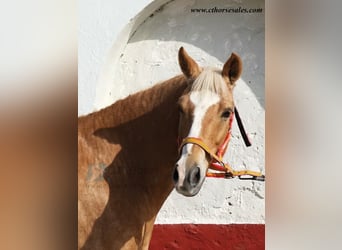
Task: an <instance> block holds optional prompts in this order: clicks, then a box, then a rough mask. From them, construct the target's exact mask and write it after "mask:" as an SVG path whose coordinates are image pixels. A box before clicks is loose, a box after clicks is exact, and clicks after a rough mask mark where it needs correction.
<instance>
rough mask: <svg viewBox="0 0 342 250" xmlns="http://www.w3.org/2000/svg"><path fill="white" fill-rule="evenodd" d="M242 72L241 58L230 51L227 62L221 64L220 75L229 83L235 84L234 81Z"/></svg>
mask: <svg viewBox="0 0 342 250" xmlns="http://www.w3.org/2000/svg"><path fill="white" fill-rule="evenodd" d="M241 73H242V61H241V58H240V57H239V56H238V55H236V54H235V53H232V55H231V56H230V57H229V59H228V60H227V62H226V63H225V64H224V66H223V70H222V76H223V77H224V78H228V79H229V81H230V84H231V85H233V86H234V85H235V82H236V81H237V80H238V79H239V78H240V76H241Z"/></svg>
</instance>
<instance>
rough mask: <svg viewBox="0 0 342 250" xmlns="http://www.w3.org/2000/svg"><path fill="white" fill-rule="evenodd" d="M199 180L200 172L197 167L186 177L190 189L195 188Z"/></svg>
mask: <svg viewBox="0 0 342 250" xmlns="http://www.w3.org/2000/svg"><path fill="white" fill-rule="evenodd" d="M200 179H201V170H200V168H199V167H193V168H192V169H191V170H190V172H189V175H188V181H189V184H190V186H191V187H195V186H197V184H198V183H199V181H200Z"/></svg>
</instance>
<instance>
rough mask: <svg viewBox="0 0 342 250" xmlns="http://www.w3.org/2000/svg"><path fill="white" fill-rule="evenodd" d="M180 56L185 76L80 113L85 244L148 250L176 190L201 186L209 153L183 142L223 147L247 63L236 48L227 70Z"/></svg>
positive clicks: (80, 203) (87, 246)
mask: <svg viewBox="0 0 342 250" xmlns="http://www.w3.org/2000/svg"><path fill="white" fill-rule="evenodd" d="M178 60H179V65H180V68H181V70H182V72H183V74H182V75H179V76H176V77H173V78H171V79H169V80H167V81H165V82H162V83H160V84H157V85H155V86H153V87H152V88H150V89H148V90H145V91H141V92H139V93H136V94H134V95H131V96H128V97H127V98H125V99H123V100H120V101H117V102H116V103H114V104H113V105H111V106H109V107H107V108H105V109H102V110H100V111H98V112H95V113H92V114H89V115H87V116H84V117H80V118H79V120H78V163H79V166H78V238H79V239H78V248H79V249H148V246H149V242H150V239H151V235H152V229H153V224H154V221H155V218H156V216H157V213H158V211H159V209H160V208H161V206H162V204H163V202H164V201H165V200H166V198H167V197H168V195H169V194H170V192H171V191H172V189H173V188H174V187H175V188H176V190H177V191H178V192H179V193H181V194H183V195H185V196H193V195H196V194H197V193H198V192H199V190H200V188H201V186H202V184H203V181H204V179H205V176H206V172H207V170H208V167H209V163H210V156H209V155H208V154H207V153H206V152H205V150H203V148H202V147H201V146H200V145H197V144H195V143H194V144H186V145H182V147H181V149H180V152H179V151H178V147H179V141H180V139H182V138H189V137H195V138H201V141H203V142H204V143H205V145H206V147H207V148H208V150H210V151H211V152H215V151H216V150H217V149H218V147H219V145H221V144H222V142H223V141H224V140H225V136H226V133H227V131H228V129H229V126H230V122H229V121H230V119H229V118H230V117H231V114H232V112H233V110H234V101H233V94H232V91H233V88H234V85H235V83H236V81H237V80H238V78H239V77H240V75H241V70H242V63H241V59H240V58H239V57H238V56H237V55H235V54H234V53H233V54H232V55H231V56H230V58H229V59H228V60H227V62H226V63H225V64H224V66H223V69H222V70H220V69H214V68H201V67H199V66H198V65H197V63H196V62H195V61H194V60H193V59H192V58H191V57H190V56H189V55H188V54H187V53H186V51H185V50H184V49H183V48H180V50H179V54H178ZM172 177H173V178H172ZM172 179H173V180H172Z"/></svg>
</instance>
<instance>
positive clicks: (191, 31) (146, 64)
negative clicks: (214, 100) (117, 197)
mask: <svg viewBox="0 0 342 250" xmlns="http://www.w3.org/2000/svg"><path fill="white" fill-rule="evenodd" d="M100 2H101V3H93V2H92V1H88V0H87V1H84V2H80V11H81V13H80V36H79V44H80V47H79V114H85V113H89V112H91V111H94V110H96V109H99V108H102V107H105V106H107V105H109V104H111V103H113V102H114V101H116V100H118V99H120V98H123V97H125V96H127V95H129V94H131V93H134V92H137V91H139V90H142V89H145V88H148V87H150V86H152V85H153V84H155V83H156V82H158V81H161V80H165V79H168V78H170V77H172V76H174V75H177V74H179V73H180V69H179V66H178V64H177V52H178V49H179V47H180V46H184V47H185V49H186V50H187V51H188V53H189V54H190V55H191V56H192V57H193V58H194V59H195V60H196V61H197V62H198V63H199V64H200V65H202V66H217V67H222V65H223V63H224V62H225V61H226V60H227V58H228V57H229V55H230V53H231V52H236V53H237V54H239V55H240V56H241V58H242V60H243V63H244V71H243V74H242V78H241V79H240V80H239V82H238V83H237V87H236V89H235V93H234V96H235V103H236V105H237V107H238V108H239V111H240V114H241V116H242V118H243V120H244V125H245V128H246V130H247V132H248V133H249V135H250V137H251V139H252V142H253V145H252V147H250V148H246V147H245V146H244V144H243V141H242V139H241V138H240V133H239V131H238V128H237V126H236V124H234V127H233V136H232V140H231V142H230V145H229V150H228V153H227V154H226V155H225V157H224V158H225V159H226V160H227V161H228V162H229V163H230V164H231V165H232V166H233V167H234V168H237V169H243V168H248V169H252V170H259V169H261V170H263V171H264V159H265V157H264V140H265V137H264V136H265V134H264V115H265V112H264V51H265V50H264V35H265V33H264V31H265V30H264V12H263V13H262V14H260V13H258V14H232V13H231V14H228V13H225V14H224V13H216V14H209V13H196V14H195V13H191V11H190V9H191V8H213V7H217V8H229V7H240V6H241V7H247V8H257V7H262V8H264V2H263V1H257V0H250V1H242V0H234V1H219V0H213V1H204V0H191V1H190V0H188V1H185V0H183V1H182V0H174V1H165V0H159V1H158V0H157V1H153V2H151V1H138V2H139V4H138V2H136V1H134V3H133V1H128V2H121V1H120V4H118V3H115V2H113V1H109V0H106V1H100ZM125 9H127V10H129V11H128V12H126V13H125V11H124V10H125ZM131 18H132V19H131ZM264 197H265V183H263V182H254V181H240V180H238V179H236V180H235V179H234V180H222V179H209V178H207V179H206V181H205V183H204V185H203V187H202V190H201V191H200V193H199V195H197V196H196V197H193V198H188V197H184V196H181V195H179V194H178V193H176V192H173V193H172V194H171V196H170V197H169V198H168V200H167V201H166V202H165V204H164V206H163V208H162V209H161V211H160V213H159V215H158V218H157V223H219V224H223V223H264V221H265V218H264V214H265V211H264Z"/></svg>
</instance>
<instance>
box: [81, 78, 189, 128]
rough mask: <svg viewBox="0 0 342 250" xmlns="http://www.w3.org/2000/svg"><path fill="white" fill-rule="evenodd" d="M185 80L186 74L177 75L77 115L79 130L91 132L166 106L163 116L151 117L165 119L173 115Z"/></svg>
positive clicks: (118, 124)
mask: <svg viewBox="0 0 342 250" xmlns="http://www.w3.org/2000/svg"><path fill="white" fill-rule="evenodd" d="M186 82H187V81H186V79H185V77H184V76H183V75H179V76H176V77H173V78H171V79H169V80H167V81H165V82H162V83H159V84H157V85H155V86H153V87H151V88H149V89H147V90H144V91H140V92H138V93H136V94H133V95H130V96H128V97H127V98H125V99H122V100H119V101H117V102H115V103H114V104H112V105H110V106H108V107H106V108H104V109H102V110H100V111H96V112H94V113H91V114H89V115H86V116H82V117H79V120H78V124H79V125H78V127H79V132H81V133H82V132H83V133H89V132H90V133H92V132H94V131H96V130H98V129H101V128H110V127H116V126H120V125H123V124H125V123H127V122H129V121H132V120H135V119H138V118H139V117H141V116H143V115H145V114H146V113H150V112H153V111H154V110H155V109H158V108H162V107H165V108H168V109H167V110H165V113H164V115H163V116H159V117H157V116H156V117H154V118H155V119H158V118H160V119H161V121H165V119H163V118H164V117H165V116H166V117H168V116H170V115H175V113H171V112H170V111H174V109H173V108H176V105H175V104H176V102H177V100H178V98H179V96H180V95H181V94H182V93H183V91H184V90H185V88H186ZM167 106H168V107H167Z"/></svg>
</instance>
